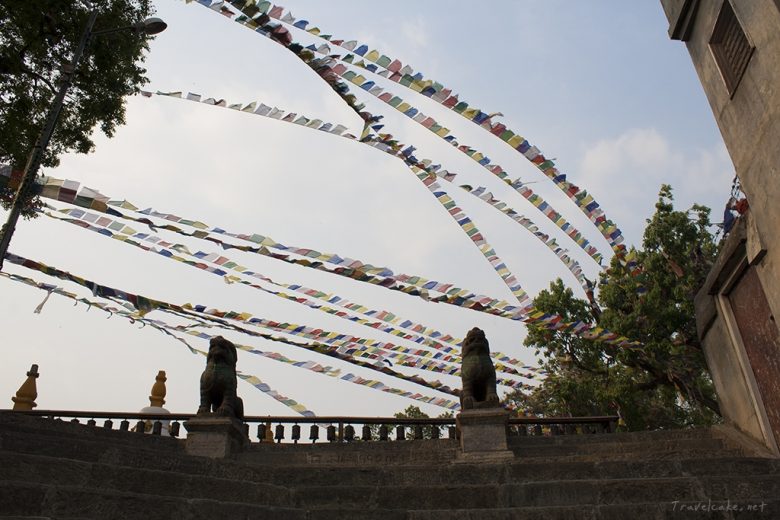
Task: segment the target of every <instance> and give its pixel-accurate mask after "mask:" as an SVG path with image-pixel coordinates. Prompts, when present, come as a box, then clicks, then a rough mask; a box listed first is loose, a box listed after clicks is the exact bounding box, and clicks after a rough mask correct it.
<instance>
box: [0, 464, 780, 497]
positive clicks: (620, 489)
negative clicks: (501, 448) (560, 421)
mask: <svg viewBox="0 0 780 520" xmlns="http://www.w3.org/2000/svg"><path fill="white" fill-rule="evenodd" d="M754 462H756V465H755V466H754V467H753V468H752V469H753V470H766V469H769V470H773V471H775V473H773V474H754V475H745V474H732V475H726V476H721V477H713V476H709V475H707V474H706V473H704V474H703V475H701V476H699V477H697V478H694V477H690V476H684V477H671V478H670V477H666V478H620V479H608V478H605V476H604V475H591V478H590V479H587V478H581V479H579V480H576V479H572V480H570V479H559V480H546V481H524V482H523V481H521V480H519V479H517V475H516V473H517V468H515V467H512V466H514V465H509V467H508V471H509V474H508V475H504V476H503V478H502V479H501V480H502V481H503V483H502V482H482V481H480V480H477V479H475V478H474V476H473V475H470V472H468V471H467V470H469V469H476V468H468V467H465V469H463V470H461V469H459V468H457V467H456V468H451V469H454V470H456V471H461V474H460V475H459V477H460V478H459V479H458V482H452V483H450V484H448V485H441V484H434V483H432V482H431V481H430V480H425V479H424V477H425V473H424V472H423V471H420V472H415V476H416V477H417V478H418V479H419V480H418V481H417V483H415V484H411V483H409V484H402V483H398V482H396V483H392V484H391V483H389V482H388V481H387V480H386V479H384V478H382V477H383V475H382V474H380V475H376V476H375V478H373V479H371V481H369V482H366V483H364V484H363V485H355V484H352V483H345V482H343V481H342V480H341V479H339V478H338V475H339V474H340V473H341V472H343V470H339V469H334V470H332V471H331V472H330V474H319V475H317V476H316V477H315V478H312V480H313V481H318V482H321V483H322V482H330V484H329V485H312V484H307V483H303V482H296V481H290V482H287V483H285V484H286V485H285V486H280V485H272V484H268V483H258V482H252V481H245V480H240V479H226V478H215V477H213V476H201V475H187V474H181V473H176V472H172V471H159V470H152V469H136V468H128V467H117V466H110V465H106V464H98V463H88V462H79V461H73V460H67V459H56V458H51V457H45V456H36V455H22V454H18V453H7V452H0V466H2V467H3V468H4V472H3V473H4V475H3V478H4V479H6V480H11V481H14V482H17V483H19V482H27V483H30V484H42V485H46V486H50V487H51V486H54V487H63V486H65V487H78V488H80V489H89V490H92V491H94V492H107V493H111V492H129V493H134V494H138V495H144V496H159V497H160V498H161V499H163V498H186V497H198V498H200V499H210V500H221V499H225V498H226V497H228V498H229V501H230V502H234V503H255V504H256V503H260V504H263V505H264V506H276V507H297V508H305V509H320V508H326V509H328V508H330V509H333V508H336V509H370V510H375V509H381V510H385V509H387V510H392V509H393V508H396V507H398V504H399V502H398V501H399V497H403V498H402V500H403V502H402V503H404V505H411V504H413V505H414V507H416V508H418V509H423V508H426V509H440V508H444V507H452V508H456V509H466V508H484V509H488V508H490V507H492V506H495V505H504V506H516V507H519V506H543V505H546V504H548V503H557V504H561V505H582V504H599V503H621V502H633V501H637V500H639V501H645V500H649V499H655V500H659V501H673V500H693V499H703V498H704V497H724V498H725V497H727V498H730V499H732V500H738V499H745V500H747V499H752V498H755V497H762V496H780V472H777V471H776V469H777V468H776V465H773V464H772V463H774V462H777V461H769V460H767V459H757V460H756V461H754ZM767 466H769V467H767ZM497 469H501V467H500V466H499V467H498V468H497ZM699 469H700V470H701V471H706V469H707V468H706V466H703V467H700V468H699ZM740 469H742V470H744V469H745V466H744V465H743V466H742V467H741V468H734V470H735V471H739V470H740ZM398 470H401V468H398ZM512 470H515V471H512ZM393 472H394V473H400V472H401V471H393ZM737 475H738V478H736V477H737ZM584 476H585V475H583V477H584ZM595 476H600V477H601V478H599V479H594V478H592V477H595ZM280 484H281V482H280ZM288 488H289V490H288ZM550 501H554V502H550Z"/></svg>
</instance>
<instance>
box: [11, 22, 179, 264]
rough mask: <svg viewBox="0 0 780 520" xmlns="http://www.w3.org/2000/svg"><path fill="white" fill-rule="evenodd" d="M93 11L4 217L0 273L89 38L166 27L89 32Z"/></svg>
mask: <svg viewBox="0 0 780 520" xmlns="http://www.w3.org/2000/svg"><path fill="white" fill-rule="evenodd" d="M97 15H98V12H97V9H93V10H92V11H91V12H90V14H89V20H88V21H87V25H86V27H84V32H83V33H82V35H81V41H79V46H78V47H77V48H76V52H75V53H74V54H73V58H72V59H71V61H70V63H69V64H67V65H65V66H63V68H62V77H61V78H60V88H59V90H58V91H57V95H56V96H55V97H54V100H53V101H52V104H51V106H50V107H49V112H48V114H47V115H46V123H45V124H44V125H43V130H41V133H40V135H39V136H38V140H37V141H36V143H35V146H34V147H33V149H32V151H31V152H30V157H29V158H28V159H27V164H26V165H25V167H24V174H23V176H22V181H21V182H20V183H19V187H18V188H17V190H16V194H15V195H14V200H13V202H12V203H11V211H10V213H9V214H8V220H7V221H6V223H5V225H4V226H3V229H2V231H0V270H2V268H3V261H4V260H5V255H6V253H7V252H8V246H9V244H10V243H11V236H12V235H13V234H14V231H15V230H16V223H17V221H18V220H19V216H20V215H21V213H22V206H23V205H24V202H25V195H26V194H27V193H29V192H30V190H31V188H32V186H33V184H34V183H35V177H36V175H38V169H39V168H40V166H41V160H42V159H43V153H44V152H45V151H46V147H47V146H49V141H50V140H51V136H52V134H53V133H54V128H55V127H56V126H57V119H59V116H60V112H61V111H62V106H63V103H64V101H65V95H66V94H67V93H68V89H70V86H71V84H72V83H73V76H74V75H75V74H76V70H77V68H78V66H79V62H80V61H81V58H82V57H83V56H84V52H85V51H86V49H87V45H89V40H90V38H92V36H93V35H99V34H108V33H113V32H117V31H123V30H128V29H130V30H134V31H136V32H139V33H141V32H143V33H145V34H148V35H152V34H157V33H159V32H162V31H164V30H165V28H166V27H167V25H166V24H165V22H163V21H162V20H160V19H159V18H147V19H146V20H144V21H142V22H138V23H137V24H135V25H130V26H128V27H120V28H117V29H104V30H100V31H93V30H92V28H93V27H94V26H95V20H96V19H97Z"/></svg>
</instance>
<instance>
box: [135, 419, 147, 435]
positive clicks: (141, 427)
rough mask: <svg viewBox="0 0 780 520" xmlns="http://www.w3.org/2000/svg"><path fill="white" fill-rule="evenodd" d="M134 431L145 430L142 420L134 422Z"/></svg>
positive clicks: (140, 431)
mask: <svg viewBox="0 0 780 520" xmlns="http://www.w3.org/2000/svg"><path fill="white" fill-rule="evenodd" d="M135 431H136V433H144V432H145V431H146V423H145V422H143V421H138V422H137V423H135Z"/></svg>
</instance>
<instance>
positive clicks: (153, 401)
mask: <svg viewBox="0 0 780 520" xmlns="http://www.w3.org/2000/svg"><path fill="white" fill-rule="evenodd" d="M165 381H167V378H166V377H165V370H160V371H159V372H157V377H156V378H155V381H154V385H153V386H152V392H151V394H152V395H150V396H149V406H145V407H144V408H141V410H139V412H140V413H150V414H155V415H169V414H170V413H171V412H170V411H168V410H167V409H165V408H163V405H164V404H165V393H166V390H165ZM161 422H162V432H160V435H163V436H165V437H170V432H169V430H168V428H169V426H170V424H171V421H161ZM153 428H154V421H151V420H149V421H146V427H145V429H144V431H145V432H146V433H152V431H153Z"/></svg>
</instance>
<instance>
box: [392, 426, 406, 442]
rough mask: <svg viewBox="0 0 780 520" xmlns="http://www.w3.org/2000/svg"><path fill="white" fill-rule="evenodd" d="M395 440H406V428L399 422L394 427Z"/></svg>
mask: <svg viewBox="0 0 780 520" xmlns="http://www.w3.org/2000/svg"><path fill="white" fill-rule="evenodd" d="M395 440H397V441H405V440H406V429H405V428H404V426H403V425H402V424H399V425H398V426H396V427H395Z"/></svg>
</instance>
